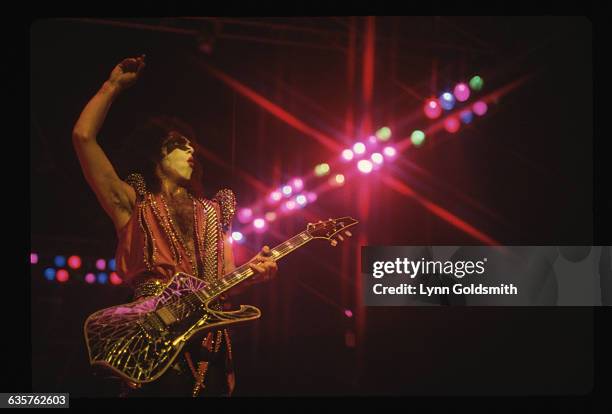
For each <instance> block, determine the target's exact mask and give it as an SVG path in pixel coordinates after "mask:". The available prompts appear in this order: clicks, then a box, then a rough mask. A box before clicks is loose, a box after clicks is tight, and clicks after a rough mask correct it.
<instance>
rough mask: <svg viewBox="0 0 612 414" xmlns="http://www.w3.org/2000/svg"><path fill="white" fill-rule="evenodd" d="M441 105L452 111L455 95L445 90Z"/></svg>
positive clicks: (441, 96) (441, 97)
mask: <svg viewBox="0 0 612 414" xmlns="http://www.w3.org/2000/svg"><path fill="white" fill-rule="evenodd" d="M440 106H441V107H442V108H444V109H446V110H447V111H450V110H451V109H453V108H454V106H455V97H454V96H453V94H452V93H450V92H444V93H443V94H442V95H440Z"/></svg>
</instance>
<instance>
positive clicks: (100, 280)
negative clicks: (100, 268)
mask: <svg viewBox="0 0 612 414" xmlns="http://www.w3.org/2000/svg"><path fill="white" fill-rule="evenodd" d="M106 282H108V275H107V274H106V273H104V272H101V273H98V283H101V284H103V285H104V284H106Z"/></svg>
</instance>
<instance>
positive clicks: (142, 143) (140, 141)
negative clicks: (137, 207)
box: [121, 115, 204, 197]
mask: <svg viewBox="0 0 612 414" xmlns="http://www.w3.org/2000/svg"><path fill="white" fill-rule="evenodd" d="M172 131H176V132H179V133H180V134H181V135H183V136H185V137H187V138H188V139H189V140H190V141H191V142H192V144H193V146H194V148H195V147H196V134H195V131H194V129H193V127H191V125H189V124H188V123H186V122H185V121H183V120H181V119H179V118H177V117H171V116H167V115H161V116H155V117H151V118H149V119H148V120H147V121H146V122H144V123H143V124H142V125H140V126H139V127H137V128H136V129H135V130H134V131H133V132H132V133H131V134H130V135H129V136H128V137H127V139H126V141H125V142H124V145H123V147H122V150H121V165H122V168H121V170H122V171H121V173H122V175H123V176H124V178H126V177H127V176H128V175H129V174H133V173H138V174H141V175H142V176H143V178H144V181H145V184H146V187H147V191H150V192H152V193H158V192H160V191H161V181H160V179H159V177H158V176H157V174H156V173H155V168H156V166H157V164H158V163H159V162H160V161H161V160H162V158H163V155H162V144H163V142H164V140H165V139H166V138H167V137H168V134H169V133H170V132H172ZM194 159H195V165H194V169H193V174H192V175H191V179H190V180H189V184H188V186H187V190H188V191H189V192H191V193H192V194H193V195H194V196H196V197H203V193H204V191H203V190H204V189H203V185H202V176H203V170H202V163H201V162H200V160H199V157H197V156H196V154H194Z"/></svg>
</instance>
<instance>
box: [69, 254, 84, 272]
mask: <svg viewBox="0 0 612 414" xmlns="http://www.w3.org/2000/svg"><path fill="white" fill-rule="evenodd" d="M68 266H70V267H71V268H72V269H78V268H79V267H81V258H80V257H79V256H70V257H69V258H68Z"/></svg>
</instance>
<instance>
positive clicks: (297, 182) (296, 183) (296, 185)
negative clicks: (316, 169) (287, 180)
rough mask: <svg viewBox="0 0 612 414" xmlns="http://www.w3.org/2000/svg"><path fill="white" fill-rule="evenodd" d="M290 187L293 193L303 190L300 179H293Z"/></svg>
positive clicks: (302, 182) (302, 183)
mask: <svg viewBox="0 0 612 414" xmlns="http://www.w3.org/2000/svg"><path fill="white" fill-rule="evenodd" d="M291 185H292V186H293V189H294V190H295V191H300V190H301V189H302V188H304V181H302V179H301V178H294V179H293V181H292V182H291Z"/></svg>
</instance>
